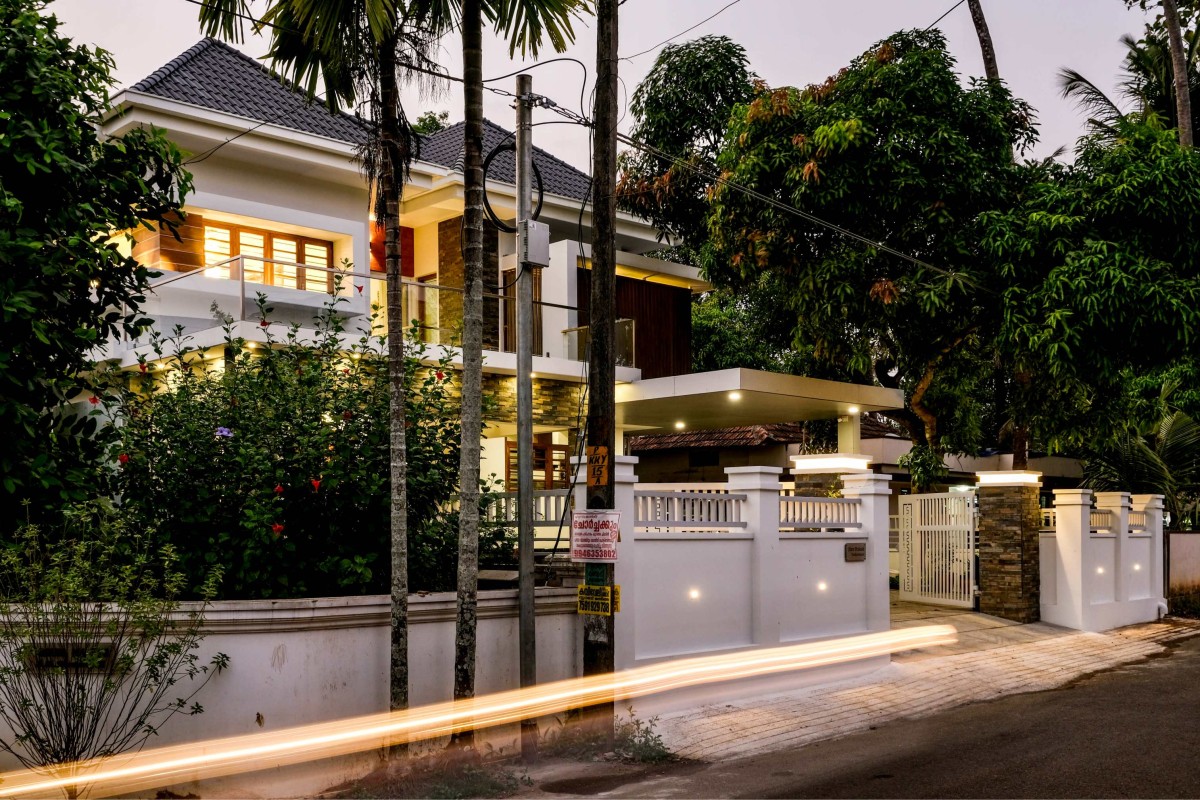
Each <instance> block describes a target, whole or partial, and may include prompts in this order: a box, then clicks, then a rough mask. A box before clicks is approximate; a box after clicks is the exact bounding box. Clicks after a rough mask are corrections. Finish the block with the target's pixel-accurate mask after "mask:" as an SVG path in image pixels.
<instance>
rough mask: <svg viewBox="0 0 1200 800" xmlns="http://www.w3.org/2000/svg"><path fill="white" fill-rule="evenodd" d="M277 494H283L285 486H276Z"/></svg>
mask: <svg viewBox="0 0 1200 800" xmlns="http://www.w3.org/2000/svg"><path fill="white" fill-rule="evenodd" d="M275 494H283V485H282V484H279V483H277V484H275Z"/></svg>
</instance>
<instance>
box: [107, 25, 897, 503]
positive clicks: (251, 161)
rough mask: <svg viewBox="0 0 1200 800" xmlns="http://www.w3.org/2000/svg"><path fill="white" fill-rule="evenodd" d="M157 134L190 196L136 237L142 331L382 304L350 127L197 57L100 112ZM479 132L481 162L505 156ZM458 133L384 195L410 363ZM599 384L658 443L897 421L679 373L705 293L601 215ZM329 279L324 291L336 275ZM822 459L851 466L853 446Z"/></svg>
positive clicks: (493, 330) (575, 417)
mask: <svg viewBox="0 0 1200 800" xmlns="http://www.w3.org/2000/svg"><path fill="white" fill-rule="evenodd" d="M139 125H154V126H157V127H160V128H163V129H165V130H166V131H167V132H168V135H169V136H170V137H171V139H172V140H173V141H174V142H176V144H177V145H178V146H179V147H180V148H182V149H183V150H185V151H187V152H188V153H190V154H192V155H191V157H190V158H189V165H188V169H189V170H191V171H192V173H193V175H194V184H195V192H194V193H193V194H192V195H191V196H190V197H189V198H188V199H187V206H186V211H187V217H186V220H185V221H184V223H183V225H182V227H181V229H180V237H179V238H178V239H176V238H175V237H174V236H172V235H170V234H169V233H160V232H157V231H144V232H140V233H139V234H138V235H137V240H136V244H135V245H134V248H133V253H134V255H135V256H136V257H137V258H138V259H139V260H141V261H142V262H143V263H145V264H147V265H148V266H150V267H153V268H154V269H156V270H158V271H160V272H161V277H159V278H157V279H156V286H157V288H156V289H155V291H154V292H153V294H152V296H151V297H150V298H149V302H148V303H147V305H146V312H147V314H148V315H149V316H150V317H152V318H154V319H155V320H156V324H157V325H158V327H159V328H160V329H163V330H166V329H169V328H171V327H173V326H175V325H181V326H183V327H184V329H185V330H187V331H188V333H189V334H190V336H191V337H192V341H193V343H194V344H195V346H197V347H201V348H203V347H215V346H217V345H219V344H220V341H221V331H220V329H219V326H218V324H217V322H216V321H215V320H214V318H213V315H212V313H211V310H210V307H211V306H212V304H213V303H216V304H217V305H218V306H219V307H220V308H221V309H222V311H224V313H226V314H229V315H231V316H233V317H234V319H235V320H237V322H236V323H235V324H236V325H237V329H238V332H239V334H240V335H242V336H244V337H245V338H246V339H247V340H248V341H251V342H253V341H254V340H255V339H259V340H261V339H262V337H263V332H262V330H261V329H260V328H259V325H258V320H257V317H255V316H254V313H253V312H254V297H255V296H256V294H257V293H259V292H262V293H265V294H266V295H267V296H268V297H269V300H270V303H271V305H272V306H273V307H274V309H275V311H274V312H273V313H272V318H273V320H276V321H280V322H297V323H300V324H302V325H303V324H305V323H307V322H308V321H310V320H311V319H312V317H313V314H314V313H315V311H316V310H317V309H318V308H319V307H320V306H321V305H322V304H323V303H324V302H326V300H327V297H328V294H329V293H330V292H334V291H338V292H340V293H341V294H342V295H343V296H344V298H345V303H344V304H342V306H341V308H342V309H344V313H346V314H347V315H348V316H351V317H354V316H360V317H365V315H367V314H369V313H370V312H371V307H372V305H373V304H376V303H377V304H378V305H380V306H382V305H383V303H382V298H383V291H384V285H385V284H384V281H383V279H382V278H383V263H382V262H383V258H382V256H383V248H382V231H381V230H380V228H379V227H378V226H376V225H375V224H374V223H373V221H372V219H371V217H370V214H369V207H370V196H369V188H368V186H367V184H366V181H365V179H364V177H363V174H362V172H361V170H360V168H359V165H358V162H357V158H356V154H357V151H358V148H359V147H360V146H361V145H362V143H363V142H364V140H365V138H366V133H365V127H364V123H363V122H362V121H361V120H359V119H358V118H356V117H354V116H351V115H348V114H337V113H332V112H330V111H329V110H328V109H326V108H325V107H323V106H321V105H319V104H314V103H310V102H308V101H307V99H306V98H305V96H304V95H303V93H302V92H300V91H298V90H297V89H296V88H295V87H294V86H292V85H291V84H290V83H288V82H287V81H285V80H283V79H281V78H280V77H278V76H276V75H274V74H273V73H271V72H270V71H269V70H267V69H266V68H264V67H263V66H262V65H261V64H259V63H258V62H256V61H255V60H254V59H252V58H249V57H248V56H246V55H244V54H242V53H240V52H238V51H237V50H235V49H233V48H231V47H229V46H227V45H225V44H223V43H221V42H219V41H216V40H213V39H205V40H202V41H201V42H199V43H198V44H196V45H195V46H194V47H192V48H190V49H189V50H187V51H186V52H185V53H183V54H182V55H180V56H179V57H178V58H176V59H174V60H172V61H171V62H170V63H168V64H166V65H165V66H163V67H162V68H161V69H159V70H157V71H156V72H154V73H153V74H152V75H150V76H149V77H147V78H146V79H145V80H143V81H141V82H139V83H137V84H135V85H134V86H132V87H130V88H129V89H127V90H125V91H123V92H121V93H120V94H119V95H117V96H116V97H115V98H114V104H113V110H112V112H111V114H110V115H109V116H108V118H107V121H106V131H107V132H109V133H111V134H119V133H120V132H122V131H124V130H127V129H129V128H131V127H134V126H139ZM509 136H510V134H509V132H508V131H506V130H505V129H503V128H501V127H499V126H497V125H495V124H492V123H490V122H489V123H487V124H486V125H485V137H484V152H485V153H487V152H489V151H490V150H491V149H492V148H494V147H496V146H497V145H499V144H501V143H503V142H505V141H506V140H507V139H508V137H509ZM462 158H463V131H462V126H461V125H456V126H453V127H450V128H448V129H446V130H443V131H441V132H438V133H436V134H433V135H432V136H429V137H427V138H426V139H425V140H424V141H423V143H422V146H421V148H420V152H419V153H418V155H417V159H416V161H415V162H414V164H413V167H412V172H411V176H410V178H409V180H408V182H407V184H406V185H405V187H404V192H403V198H402V205H401V209H400V216H401V224H402V226H403V228H402V237H401V238H402V241H401V244H402V251H403V275H404V292H405V303H406V307H407V314H406V316H407V317H408V318H409V319H410V320H417V321H418V322H419V323H420V326H421V335H422V338H423V339H424V340H425V341H426V342H428V343H429V344H430V345H441V344H446V345H451V346H453V345H454V344H455V343H456V342H457V336H458V331H459V329H460V327H461V318H462V315H461V311H462V288H463V274H462V272H463V270H462V267H463V257H462V250H461V242H460V233H461V229H462V214H463V177H462ZM534 159H535V163H536V164H537V166H538V171H539V172H540V174H541V176H542V179H543V181H544V190H545V196H544V204H543V208H542V212H541V217H540V219H541V221H542V222H545V223H547V224H548V225H549V228H550V234H551V249H550V253H551V264H550V266H549V267H548V268H546V269H543V270H541V271H540V274H539V276H538V278H537V281H536V283H535V298H536V300H537V307H536V308H537V310H536V323H535V325H536V331H535V336H534V366H533V368H534V371H535V380H534V405H535V409H534V415H535V416H534V423H535V431H536V433H535V435H536V443H535V452H536V458H537V471H536V472H537V474H536V476H535V484H536V486H537V488H561V487H562V486H563V485H564V484H565V481H566V479H567V475H568V470H567V463H568V458H569V456H570V454H571V453H572V450H573V446H574V445H575V444H576V436H577V434H578V431H579V430H580V428H581V427H582V419H581V416H580V409H581V405H580V394H581V391H582V387H583V385H584V383H585V381H586V379H587V364H586V354H585V343H586V338H587V337H586V332H587V326H588V320H589V308H588V301H589V277H590V246H589V245H588V244H587V243H588V242H589V241H590V239H591V235H592V233H591V220H590V214H589V205H588V202H587V201H588V194H589V187H590V181H589V178H588V176H587V175H586V174H584V173H582V172H580V171H579V170H577V169H575V168H574V167H572V166H570V165H569V164H567V163H565V162H563V161H561V160H560V159H558V158H555V157H554V156H552V155H551V154H549V153H547V152H545V151H542V150H535V155H534ZM513 184H514V176H513V162H512V159H511V157H509V158H508V160H507V161H506V160H505V159H504V158H497V159H496V160H495V162H494V165H493V167H492V169H491V172H490V174H489V176H488V186H487V190H488V196H489V199H490V202H491V204H492V206H493V208H495V209H496V211H497V213H498V214H499V216H501V217H502V218H505V217H506V218H511V217H512V216H513V215H514V209H515V199H514V190H515V187H514V185H513ZM616 240H617V241H616V244H617V250H618V255H617V260H618V270H617V271H618V278H617V308H616V313H617V316H618V317H619V318H620V322H619V323H618V349H619V351H620V354H619V366H618V369H617V381H618V384H619V385H618V401H617V403H618V409H617V414H618V424H619V426H620V429H621V431H622V432H625V431H630V432H634V431H673V430H680V429H689V428H713V427H723V426H728V425H739V424H757V423H771V422H791V421H795V420H800V419H811V418H821V417H837V416H839V415H841V416H844V415H846V414H857V413H858V412H860V411H862V412H865V411H870V410H878V409H883V408H890V407H894V406H896V405H898V404H899V403H900V399H899V397H898V394H897V393H895V392H892V391H889V390H885V389H881V388H878V387H870V386H853V385H848V384H838V383H833V382H830V381H818V380H811V379H807V378H797V377H793V376H784V375H771V374H767V373H759V372H754V371H751V370H724V371H721V372H714V373H704V374H689V373H690V369H689V367H690V358H691V354H690V330H691V302H692V295H693V293H695V292H698V291H702V290H704V289H705V288H706V287H707V284H706V283H705V281H704V280H703V279H702V277H701V276H700V274H699V272H698V271H697V270H696V269H695V268H693V267H690V266H686V265H682V264H676V263H672V262H670V261H665V260H661V259H656V258H649V257H647V256H646V254H647V253H650V252H653V251H654V250H656V249H659V248H661V247H662V244H661V242H660V241H659V238H658V236H657V231H655V230H654V229H653V228H652V227H651V226H650V225H648V224H647V223H646V222H645V221H643V220H641V219H638V218H636V217H634V216H632V215H628V214H624V213H621V214H620V215H619V218H618V220H617V226H616ZM513 250H514V241H513V237H512V236H511V235H509V234H504V233H501V232H498V231H495V230H492V231H491V232H490V233H489V234H488V235H487V236H486V237H485V264H486V285H487V288H486V289H485V292H486V297H485V326H486V329H485V336H484V340H485V344H484V347H485V354H484V371H485V391H487V392H489V393H491V394H492V395H493V396H494V397H495V398H496V400H497V402H496V404H495V411H494V412H493V413H492V415H491V417H492V418H491V419H489V420H487V424H488V429H487V436H488V439H487V440H486V442H485V444H484V451H483V452H484V456H483V461H484V463H483V471H484V474H489V473H494V474H496V475H499V476H503V478H504V479H505V480H506V481H507V482H510V483H512V484H514V485H515V452H514V451H515V441H514V434H515V424H514V420H515V378H514V377H513V376H514V374H515V368H516V358H515V355H514V352H513V351H514V346H515V338H516V337H515V336H514V304H513V302H512V297H511V288H510V284H511V282H512V276H513V275H514V274H515V272H514V269H515V259H514V256H513ZM343 265H347V272H346V273H345V275H344V276H342V277H341V278H340V279H338V278H337V277H336V274H337V271H338V270H339V269H340V268H341V267H342V266H343ZM144 344H145V343H144V342H129V343H121V344H114V345H113V349H112V350H111V353H112V356H113V358H115V359H118V360H120V363H122V364H124V365H126V366H132V365H133V364H135V363H136V359H137V357H138V354H139V352H140V353H143V354H144V352H145V351H144V350H143V349H141V348H143V347H144ZM841 444H842V449H848V450H852V451H857V449H858V440H857V428H856V427H853V426H850V427H849V428H847V435H846V436H845V437H844V438H843V440H842V443H841Z"/></svg>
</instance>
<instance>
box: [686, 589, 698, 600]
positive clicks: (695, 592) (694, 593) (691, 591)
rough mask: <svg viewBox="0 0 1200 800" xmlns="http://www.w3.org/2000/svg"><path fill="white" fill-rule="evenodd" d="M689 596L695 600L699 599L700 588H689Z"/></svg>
mask: <svg viewBox="0 0 1200 800" xmlns="http://www.w3.org/2000/svg"><path fill="white" fill-rule="evenodd" d="M688 597H690V598H691V599H693V600H699V599H700V590H699V589H688Z"/></svg>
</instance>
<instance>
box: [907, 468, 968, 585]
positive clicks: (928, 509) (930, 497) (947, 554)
mask: <svg viewBox="0 0 1200 800" xmlns="http://www.w3.org/2000/svg"><path fill="white" fill-rule="evenodd" d="M900 599H901V600H912V601H914V602H918V603H936V604H938V605H949V606H959V607H962V608H972V607H974V605H975V493H974V492H948V493H945V494H916V495H905V496H902V497H900Z"/></svg>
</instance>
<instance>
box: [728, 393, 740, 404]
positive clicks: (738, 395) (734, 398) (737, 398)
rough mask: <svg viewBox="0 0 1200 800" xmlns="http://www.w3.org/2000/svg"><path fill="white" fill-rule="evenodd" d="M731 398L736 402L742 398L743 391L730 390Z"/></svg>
mask: <svg viewBox="0 0 1200 800" xmlns="http://www.w3.org/2000/svg"><path fill="white" fill-rule="evenodd" d="M729 399H730V400H732V401H733V402H735V403H736V402H737V401H738V400H741V399H742V393H741V392H730V393H729Z"/></svg>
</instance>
